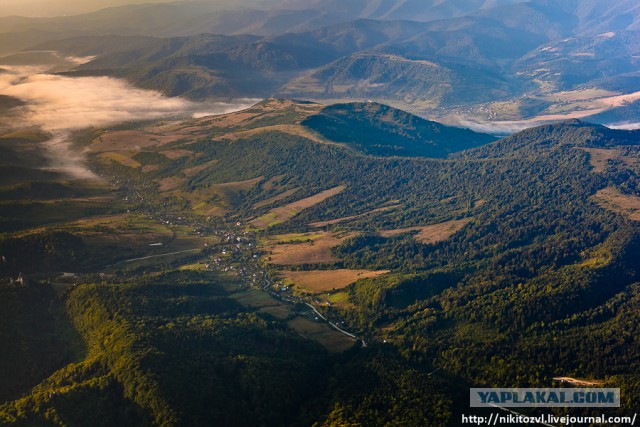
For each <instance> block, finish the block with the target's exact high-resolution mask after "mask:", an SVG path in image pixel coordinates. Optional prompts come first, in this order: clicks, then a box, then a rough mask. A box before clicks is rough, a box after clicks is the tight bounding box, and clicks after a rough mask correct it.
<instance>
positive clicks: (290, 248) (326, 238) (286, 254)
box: [265, 232, 352, 265]
mask: <svg viewBox="0 0 640 427" xmlns="http://www.w3.org/2000/svg"><path fill="white" fill-rule="evenodd" d="M351 236H352V235H351V234H345V235H336V234H334V233H328V232H320V233H300V234H296V235H281V236H275V237H272V238H271V239H270V242H271V243H275V242H278V241H280V242H300V243H285V244H272V245H270V246H267V247H266V248H265V249H266V250H267V251H269V252H270V255H269V258H270V259H269V263H271V264H278V265H300V264H328V263H334V262H336V261H338V260H337V259H336V258H335V257H334V256H333V254H331V249H332V248H334V247H336V246H339V245H340V244H341V243H342V242H343V241H344V240H345V239H347V238H349V237H351ZM307 240H310V241H307Z"/></svg>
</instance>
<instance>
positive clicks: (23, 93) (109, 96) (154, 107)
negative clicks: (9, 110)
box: [0, 66, 258, 179]
mask: <svg viewBox="0 0 640 427" xmlns="http://www.w3.org/2000/svg"><path fill="white" fill-rule="evenodd" d="M2 68H3V69H4V70H6V72H4V73H0V94H2V95H9V96H12V97H15V98H18V99H20V100H22V101H24V102H26V105H24V106H22V107H18V108H17V113H18V115H19V117H20V120H19V123H12V124H11V125H12V126H13V127H26V126H34V125H35V126H38V127H40V128H41V129H42V130H44V131H45V132H47V133H49V134H50V135H51V139H50V140H49V141H48V142H47V143H45V145H46V148H47V152H48V153H47V155H48V157H49V158H50V159H51V169H53V170H58V171H63V172H65V173H67V174H69V175H71V176H73V177H75V178H81V179H85V178H92V177H94V175H93V173H91V172H90V171H88V170H87V167H86V163H85V155H84V153H78V152H77V151H74V150H73V149H72V147H71V141H70V139H69V135H70V132H71V131H73V130H77V129H83V128H90V127H105V126H110V125H114V124H117V123H122V122H131V121H143V120H154V119H162V118H186V117H202V116H205V115H211V114H223V113H227V112H231V111H236V110H239V109H243V108H247V107H249V106H251V105H253V104H254V103H256V102H257V101H258V100H255V99H240V100H237V101H236V102H230V103H223V102H216V103H195V102H192V101H189V100H186V99H181V98H167V97H164V96H162V94H160V93H159V92H155V91H151V90H144V89H138V88H135V87H132V86H131V85H130V84H128V83H127V82H126V81H124V80H120V79H115V78H111V77H66V76H61V75H54V74H47V73H46V71H43V70H42V68H38V67H7V66H2ZM14 122H15V120H14Z"/></svg>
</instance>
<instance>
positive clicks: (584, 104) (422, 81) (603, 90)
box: [0, 0, 640, 127]
mask: <svg viewBox="0 0 640 427" xmlns="http://www.w3.org/2000/svg"><path fill="white" fill-rule="evenodd" d="M222 8H223V6H222V3H217V2H189V3H188V4H184V5H183V4H180V5H178V4H175V5H172V4H161V5H133V6H123V7H119V8H112V9H106V10H103V11H99V12H94V13H92V14H89V15H82V16H77V17H68V18H48V19H44V18H43V19H27V18H15V17H9V18H0V21H3V22H2V28H3V33H2V34H0V38H2V39H3V40H5V42H4V43H3V46H5V50H6V49H12V50H14V51H15V50H19V49H23V50H28V51H41V50H55V51H60V52H61V53H62V54H64V55H74V56H95V58H94V59H93V60H92V61H90V62H88V63H86V64H82V65H79V66H77V67H75V70H74V71H73V73H74V74H73V75H110V76H117V77H123V78H126V79H128V80H129V81H131V82H133V83H135V84H136V85H138V86H140V87H143V88H149V89H156V90H159V91H161V92H163V93H164V94H166V95H169V96H186V97H190V98H192V99H196V100H204V99H218V100H228V99H232V98H237V97H257V96H261V97H269V96H283V97H294V98H300V99H309V100H347V99H354V98H355V99H360V100H374V101H379V102H383V103H389V104H392V105H395V106H397V107H401V108H404V109H407V110H409V111H412V112H413V113H416V114H420V115H422V116H425V117H429V118H433V119H438V120H440V121H444V122H447V123H452V124H456V123H458V124H460V123H466V122H471V123H473V122H477V123H484V122H487V121H509V120H530V119H534V118H536V117H538V116H546V115H549V116H554V117H558V118H571V117H574V116H578V117H588V116H591V115H597V114H600V113H603V112H604V111H605V110H610V109H612V108H617V107H619V105H611V103H610V102H609V101H608V98H611V97H614V96H619V95H629V94H634V93H635V92H638V88H639V87H640V85H639V83H640V82H639V80H638V78H639V77H638V74H637V71H636V69H637V61H638V57H639V56H640V52H638V46H640V42H638V36H637V34H638V32H637V31H636V29H637V26H638V25H639V24H638V22H639V19H638V10H637V7H635V2H634V1H632V0H615V1H608V2H601V1H592V0H582V1H567V2H560V3H559V2H551V1H545V0H534V1H531V2H512V1H505V2H449V1H448V2H433V3H426V4H425V3H424V2H413V1H405V2H400V3H399V2H385V1H379V2H370V1H359V2H350V3H349V7H346V8H345V7H344V6H343V7H338V6H337V5H333V4H332V3H331V2H319V3H308V2H295V1H292V2H264V3H256V4H252V5H251V6H250V5H241V4H238V5H237V7H236V9H234V10H226V11H221V9H222ZM337 11H340V12H339V13H338V12H337ZM149 17H153V19H149ZM134 23H135V24H134ZM23 31H27V32H28V34H29V36H27V37H24V38H22V37H20V34H21V32H23ZM114 33H117V34H118V36H114V35H113V34H114ZM37 34H41V36H42V39H43V40H47V41H46V42H41V43H35V42H34V37H37ZM211 34H217V35H211ZM69 36H73V37H71V38H69ZM176 36H180V37H176ZM11 40H19V41H20V43H19V44H18V45H16V44H12V43H11ZM0 62H3V61H2V60H0ZM5 62H15V61H9V60H8V59H5ZM567 93H569V94H567ZM635 101H636V98H633V99H631V100H627V101H625V105H626V104H632V103H633V102H635ZM629 111H631V112H632V111H633V109H631V110H629ZM631 112H627V113H626V114H617V115H613V116H611V115H610V116H609V117H612V119H613V120H612V122H620V121H625V120H630V121H634V120H636V117H633V114H632V113H631ZM628 116H632V117H628ZM598 117H607V116H600V115H597V116H595V117H594V118H593V119H592V120H598ZM521 127H526V125H525V126H521Z"/></svg>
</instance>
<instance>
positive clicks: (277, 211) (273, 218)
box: [251, 185, 346, 228]
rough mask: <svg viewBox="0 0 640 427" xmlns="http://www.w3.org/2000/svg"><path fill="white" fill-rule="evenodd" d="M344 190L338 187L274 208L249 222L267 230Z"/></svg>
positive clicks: (341, 186) (342, 186) (343, 187)
mask: <svg viewBox="0 0 640 427" xmlns="http://www.w3.org/2000/svg"><path fill="white" fill-rule="evenodd" d="M345 188H346V187H345V186H344V185H339V186H337V187H333V188H330V189H328V190H325V191H322V192H320V193H318V194H316V195H313V196H311V197H307V198H305V199H302V200H298V201H296V202H293V203H289V204H288V205H284V206H281V207H279V208H274V209H272V210H271V211H270V212H268V213H266V214H264V215H262V216H261V217H259V218H256V219H254V220H253V221H251V223H252V224H253V225H254V226H256V227H258V228H267V227H271V226H273V225H276V224H280V223H282V222H285V221H287V220H289V219H291V218H293V217H294V216H295V215H297V214H298V213H300V212H301V211H303V210H304V209H307V208H310V207H311V206H314V205H317V204H318V203H320V202H323V201H325V200H326V199H328V198H329V197H332V196H335V195H336V194H338V193H340V192H342V191H343V190H344V189H345Z"/></svg>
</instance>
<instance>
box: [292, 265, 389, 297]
mask: <svg viewBox="0 0 640 427" xmlns="http://www.w3.org/2000/svg"><path fill="white" fill-rule="evenodd" d="M388 272H389V270H379V271H371V270H344V269H343V270H311V271H282V272H281V274H282V275H283V276H284V277H286V278H287V279H289V280H291V281H292V282H294V283H295V284H296V285H298V286H301V287H302V288H303V290H305V291H309V292H313V293H317V292H326V291H331V290H334V289H342V288H345V287H347V286H349V285H350V284H352V283H355V282H357V281H358V280H360V279H366V278H369V277H377V276H380V275H382V274H386V273H388Z"/></svg>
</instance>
